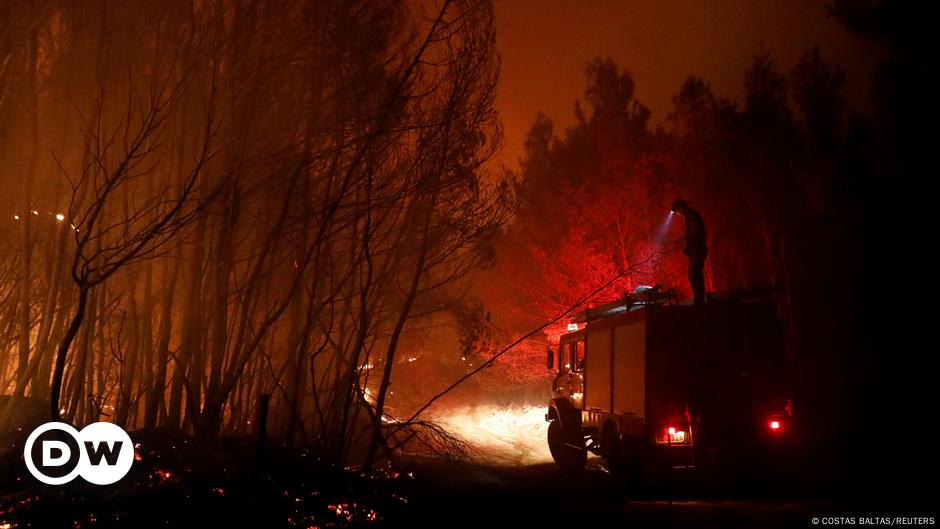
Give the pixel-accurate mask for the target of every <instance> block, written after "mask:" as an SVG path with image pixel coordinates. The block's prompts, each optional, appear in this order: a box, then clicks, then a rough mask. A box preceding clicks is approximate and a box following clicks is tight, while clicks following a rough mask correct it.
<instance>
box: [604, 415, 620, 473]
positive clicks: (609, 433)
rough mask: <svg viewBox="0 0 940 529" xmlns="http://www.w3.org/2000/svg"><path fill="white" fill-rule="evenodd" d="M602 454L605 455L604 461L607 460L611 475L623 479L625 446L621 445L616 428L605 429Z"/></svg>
mask: <svg viewBox="0 0 940 529" xmlns="http://www.w3.org/2000/svg"><path fill="white" fill-rule="evenodd" d="M601 453H602V454H603V455H604V459H606V460H607V470H609V471H610V475H611V476H614V477H615V478H617V479H621V478H623V477H624V470H625V468H624V467H625V465H624V463H625V461H624V459H625V457H624V453H623V446H621V444H620V436H619V435H617V430H615V429H614V428H611V427H607V428H605V429H604V435H603V437H602V438H601Z"/></svg>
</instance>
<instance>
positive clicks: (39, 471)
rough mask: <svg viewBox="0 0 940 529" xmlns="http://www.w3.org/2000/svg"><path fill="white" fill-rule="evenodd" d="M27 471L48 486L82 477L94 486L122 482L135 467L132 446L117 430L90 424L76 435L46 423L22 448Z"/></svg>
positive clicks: (65, 427) (64, 427) (59, 424)
mask: <svg viewBox="0 0 940 529" xmlns="http://www.w3.org/2000/svg"><path fill="white" fill-rule="evenodd" d="M23 458H24V459H25V460H26V468H28V469H29V473H30V474H32V475H33V476H34V477H35V478H36V479H38V480H39V481H41V482H43V483H45V484H47V485H62V484H65V483H68V482H70V481H72V480H73V479H75V476H81V477H83V478H84V479H85V481H88V482H89V483H94V484H95V485H110V484H112V483H114V482H116V481H117V480H119V479H121V478H123V477H124V476H125V475H126V474H127V472H128V471H129V470H130V469H131V464H133V463H134V445H133V444H131V438H130V436H128V435H127V432H125V431H124V430H123V429H122V428H121V427H120V426H118V425H116V424H112V423H109V422H96V423H92V424H89V425H88V426H86V427H84V428H82V431H80V432H79V431H78V430H76V429H75V428H73V427H71V426H69V425H68V424H65V423H64V422H47V423H46V424H43V425H42V426H40V427H39V428H36V429H35V430H33V433H31V434H29V437H28V438H27V439H26V446H25V447H24V448H23Z"/></svg>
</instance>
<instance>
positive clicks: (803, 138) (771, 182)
mask: <svg viewBox="0 0 940 529" xmlns="http://www.w3.org/2000/svg"><path fill="white" fill-rule="evenodd" d="M586 73H587V88H586V91H585V99H586V101H587V105H586V107H583V106H582V105H581V103H576V104H575V109H574V113H575V117H576V120H577V122H576V124H575V125H574V126H573V127H571V128H569V129H567V130H565V131H564V132H563V133H562V134H558V133H557V131H555V129H554V126H553V124H552V122H551V121H550V120H549V119H548V118H546V117H545V116H539V117H537V118H536V119H535V121H534V123H533V125H532V128H531V129H530V131H529V135H528V137H527V140H526V144H525V157H524V158H523V159H522V160H521V167H522V169H521V175H520V182H521V183H520V197H521V206H520V210H519V212H518V214H517V216H516V219H515V222H514V223H513V225H512V226H510V227H509V228H508V229H507V231H506V233H505V235H504V237H503V239H502V241H501V244H500V247H499V255H500V257H499V259H498V267H497V271H498V273H497V274H491V275H490V276H488V277H489V279H490V280H489V283H490V285H489V288H495V289H497V290H498V291H499V292H500V293H501V295H500V296H499V297H498V298H496V299H493V300H492V301H491V304H492V311H493V312H494V313H496V314H510V315H511V317H512V318H513V319H514V321H513V322H511V323H510V325H518V327H519V328H518V330H520V331H521V330H522V327H523V325H533V326H534V325H536V324H538V323H541V322H543V321H545V320H547V319H550V318H552V317H554V316H555V315H557V314H559V313H561V312H562V311H564V310H566V309H568V308H569V307H570V306H571V304H573V303H574V302H575V301H576V300H578V299H579V298H580V297H582V296H583V295H585V294H586V293H588V292H591V291H592V290H593V289H595V288H597V287H598V286H600V285H603V284H604V283H605V282H606V281H607V280H609V279H610V278H611V277H613V276H616V275H617V274H618V273H620V272H622V271H623V270H626V269H629V268H631V267H635V269H633V270H631V272H630V273H629V274H626V275H625V276H624V277H623V278H622V279H620V280H618V281H617V282H616V283H615V284H614V285H612V286H611V287H610V288H607V289H606V290H604V291H603V292H601V293H599V294H598V295H597V296H595V298H594V299H592V300H591V301H589V302H588V303H589V304H595V305H596V304H598V303H599V302H601V301H607V300H610V299H612V298H615V297H617V296H621V295H623V294H624V293H625V292H629V291H631V290H632V289H634V288H635V287H637V286H639V285H641V284H645V285H656V284H662V285H663V287H664V288H675V289H676V290H677V291H678V293H679V296H680V299H682V298H685V299H688V298H689V297H690V292H689V286H688V279H687V272H688V269H687V266H688V264H687V258H686V256H684V255H683V252H682V249H683V244H682V240H681V239H682V237H683V235H684V221H683V219H682V218H681V217H676V218H674V219H673V220H672V223H671V226H670V227H669V229H668V230H666V232H665V236H663V237H659V236H657V235H658V234H657V229H658V228H657V227H658V226H660V223H661V222H662V221H663V219H664V217H665V216H666V215H667V214H668V213H669V204H670V203H671V201H672V199H673V198H675V197H676V196H682V197H685V198H686V199H688V200H689V201H690V202H691V203H692V205H693V207H695V208H696V209H698V210H699V211H700V212H701V213H702V214H703V216H704V219H705V223H706V226H707V229H708V234H709V241H708V244H709V258H708V261H707V263H706V269H705V273H706V286H707V289H708V290H709V291H720V290H725V289H732V288H743V287H755V286H758V287H761V286H767V287H773V292H774V295H775V297H776V299H777V302H778V306H779V307H780V312H781V317H782V319H783V320H784V322H788V321H789V320H790V318H791V313H792V302H791V300H790V296H789V294H788V292H790V285H791V280H792V278H791V275H792V274H791V272H792V270H791V267H790V264H791V263H792V262H793V260H794V256H793V255H792V254H791V253H790V252H792V251H793V250H792V248H793V247H794V245H795V244H796V243H797V239H798V230H796V228H795V226H796V224H797V222H798V220H797V219H800V218H803V217H804V216H805V215H806V214H807V213H808V212H806V211H805V202H804V201H806V200H810V201H811V203H814V204H818V203H819V200H821V198H820V196H821V195H820V193H822V195H825V194H826V192H827V191H826V189H825V186H820V185H819V184H817V183H812V182H818V181H821V179H815V180H812V179H808V178H805V177H801V175H800V173H801V171H805V169H804V167H806V165H807V156H806V154H807V151H806V150H805V149H807V148H809V149H814V148H822V147H826V148H827V149H828V148H829V146H831V145H832V143H833V142H834V141H838V140H834V139H833V138H836V139H838V138H840V134H841V132H840V130H841V129H840V128H839V127H841V125H840V124H841V122H842V115H841V113H840V112H841V110H839V109H841V108H843V107H842V106H839V105H836V107H838V108H836V111H837V115H829V114H827V115H826V116H818V114H819V113H820V112H821V110H820V108H821V105H818V104H816V105H810V104H808V103H807V102H810V103H813V102H818V101H835V102H842V103H844V101H843V99H842V96H841V94H840V92H839V89H840V85H839V81H840V79H841V77H840V73H839V71H838V69H835V68H834V67H832V66H831V65H829V64H828V63H825V62H824V61H822V60H821V59H820V58H819V54H818V51H811V52H808V53H807V55H806V57H805V58H804V60H803V61H801V62H800V63H799V64H798V65H797V67H796V68H795V69H794V71H793V72H791V73H790V74H789V75H787V74H786V73H780V72H779V71H778V70H777V67H776V65H775V63H774V61H773V59H772V58H771V57H770V56H768V55H766V54H759V55H757V56H755V59H754V61H753V63H752V65H751V66H750V67H749V68H748V69H747V71H746V72H745V76H744V79H743V81H744V85H745V89H746V98H745V101H744V104H743V105H742V107H741V108H738V106H736V104H735V103H733V102H731V101H729V100H728V99H726V98H723V97H721V96H718V95H716V94H714V93H712V91H711V89H710V87H709V85H708V83H707V82H705V81H703V80H701V79H698V78H694V77H692V78H689V79H688V80H686V82H685V83H684V84H683V85H682V86H681V87H680V89H679V91H678V93H677V95H676V96H675V97H674V98H673V110H672V112H670V113H669V115H668V116H667V118H666V120H665V123H664V125H663V126H661V127H657V128H655V129H653V128H652V127H651V126H650V124H649V112H648V111H647V109H646V107H645V106H644V105H643V104H641V103H640V102H638V101H637V100H636V99H635V98H634V83H633V80H632V78H631V76H630V74H629V72H627V71H625V70H620V69H619V68H618V67H617V66H616V65H615V64H614V63H613V62H612V61H611V60H610V59H606V60H601V59H596V60H594V61H592V62H591V63H590V64H589V65H588V67H587V72H586ZM791 84H792V85H794V86H795V87H797V88H798V90H797V91H796V92H795V93H794V94H793V95H794V96H795V108H796V111H794V110H793V108H791V99H790V96H791V93H790V91H789V86H790V85H791ZM822 106H826V105H822ZM826 107H827V108H826V112H829V110H828V106H826ZM830 114H831V113H830ZM794 116H799V117H800V118H801V119H799V120H798V119H797V118H795V117H794ZM823 141H824V143H825V145H821V144H820V142H823ZM810 152H813V151H810ZM822 181H824V180H822ZM809 213H810V214H812V212H809ZM657 239H659V240H657ZM578 310H583V308H579V309H578ZM563 332H565V325H564V323H561V324H559V325H558V326H557V328H552V329H549V330H548V331H547V333H546V335H545V336H544V337H543V338H542V339H541V340H540V341H539V348H541V350H542V351H543V352H544V348H545V347H546V346H548V345H549V344H553V343H557V337H558V336H559V335H560V334H562V333H563ZM791 332H792V329H791ZM500 363H502V364H505V365H506V366H507V367H506V371H507V373H518V372H519V371H520V366H519V365H512V366H510V364H513V363H526V361H525V360H522V355H520V356H519V357H514V355H507V357H505V360H504V359H501V360H500ZM526 365H528V364H526ZM530 368H531V369H534V370H537V372H539V373H544V370H545V368H544V365H543V362H541V361H540V362H538V363H535V364H532V365H531V366H530ZM513 377H515V378H517V379H519V380H522V379H523V378H524V377H519V376H518V375H513Z"/></svg>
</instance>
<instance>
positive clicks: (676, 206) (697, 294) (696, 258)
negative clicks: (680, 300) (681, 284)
mask: <svg viewBox="0 0 940 529" xmlns="http://www.w3.org/2000/svg"><path fill="white" fill-rule="evenodd" d="M672 211H673V213H677V214H679V215H681V216H683V217H685V252H684V253H685V255H687V256H689V283H690V284H691V285H692V299H693V300H694V303H695V304H696V305H700V304H702V303H705V259H706V258H707V257H708V246H707V245H706V244H705V221H704V220H702V214H701V213H699V212H698V211H696V210H695V209H693V208H692V207H690V206H689V203H688V202H686V201H685V200H683V199H681V198H677V199H676V200H675V201H674V202H673V203H672Z"/></svg>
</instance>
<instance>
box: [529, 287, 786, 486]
mask: <svg viewBox="0 0 940 529" xmlns="http://www.w3.org/2000/svg"><path fill="white" fill-rule="evenodd" d="M569 328H570V329H571V331H570V332H568V333H567V334H564V335H562V336H561V338H560V339H559V343H558V345H557V348H555V349H550V350H549V359H548V364H549V368H550V369H551V370H552V371H553V372H554V374H555V375H554V378H553V382H552V399H551V401H550V403H549V406H548V412H547V414H546V420H548V421H549V431H548V443H549V448H550V450H551V452H552V456H553V458H554V459H555V462H556V463H557V464H558V465H559V466H561V467H562V468H565V469H569V470H573V469H577V468H580V467H582V466H583V465H584V463H585V461H586V458H587V454H588V453H589V452H590V453H594V454H597V455H600V456H602V457H604V458H605V459H607V464H608V467H609V469H610V471H611V472H612V473H618V474H624V475H632V476H639V475H642V474H643V473H644V471H645V470H648V469H650V468H651V467H652V468H695V467H696V466H704V467H710V466H712V467H713V466H716V465H722V466H726V467H727V466H730V465H735V464H738V465H742V466H749V465H751V464H752V463H753V461H754V459H755V458H759V457H762V456H766V455H767V454H768V451H773V450H776V449H779V448H780V446H781V445H785V444H787V443H788V438H789V437H792V435H793V430H794V428H795V422H794V419H793V413H792V412H793V407H792V401H791V400H790V399H789V397H790V395H789V367H788V364H787V361H786V356H785V352H784V348H783V339H782V335H781V332H780V329H779V325H778V323H777V318H776V310H775V307H774V305H773V304H772V303H770V302H767V301H759V300H758V301H755V300H740V299H735V300H728V301H724V302H714V303H709V304H706V305H698V306H692V305H678V304H676V303H674V302H671V300H669V298H667V297H661V298H657V299H652V300H649V299H648V300H647V301H646V302H637V299H635V298H634V297H632V296H630V295H628V296H625V297H624V298H623V299H620V300H615V301H614V302H611V303H607V304H605V305H602V306H600V307H597V308H595V309H589V310H587V311H586V312H585V313H584V314H582V315H581V316H580V317H579V318H576V321H575V322H573V323H572V324H569Z"/></svg>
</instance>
